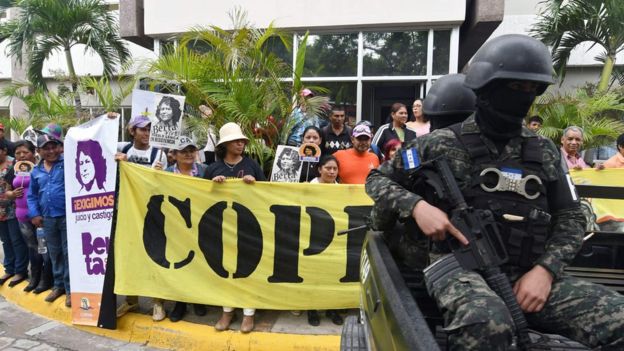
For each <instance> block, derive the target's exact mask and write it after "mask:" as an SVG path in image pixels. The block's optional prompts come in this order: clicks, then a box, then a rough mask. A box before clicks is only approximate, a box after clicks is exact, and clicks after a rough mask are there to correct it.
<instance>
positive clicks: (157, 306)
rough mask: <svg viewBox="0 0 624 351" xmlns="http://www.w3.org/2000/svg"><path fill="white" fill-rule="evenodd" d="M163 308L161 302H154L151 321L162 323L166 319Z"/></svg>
mask: <svg viewBox="0 0 624 351" xmlns="http://www.w3.org/2000/svg"><path fill="white" fill-rule="evenodd" d="M166 316H167V315H166V313H165V308H164V307H163V304H162V302H161V301H154V309H153V311H152V319H153V320H154V321H155V322H159V321H162V320H163V319H165V317H166Z"/></svg>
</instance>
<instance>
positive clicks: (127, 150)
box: [115, 115, 167, 170]
mask: <svg viewBox="0 0 624 351" xmlns="http://www.w3.org/2000/svg"><path fill="white" fill-rule="evenodd" d="M151 123H152V122H151V121H150V119H149V118H147V117H146V116H143V115H139V116H135V117H134V118H133V119H132V120H131V121H130V122H129V123H128V127H127V128H128V132H129V133H130V135H131V136H132V143H130V144H128V145H126V147H124V148H123V149H122V150H121V152H120V153H117V155H115V159H116V160H122V161H128V162H132V163H138V164H141V165H145V166H150V167H153V168H156V169H159V170H163V169H165V168H167V154H166V153H165V152H163V151H161V150H160V149H158V148H155V147H152V146H151V145H150V144H149V139H150V126H151Z"/></svg>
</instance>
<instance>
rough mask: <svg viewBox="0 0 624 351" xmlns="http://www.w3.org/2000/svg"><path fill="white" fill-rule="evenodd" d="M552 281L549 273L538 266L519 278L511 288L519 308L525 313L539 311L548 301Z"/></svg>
mask: <svg viewBox="0 0 624 351" xmlns="http://www.w3.org/2000/svg"><path fill="white" fill-rule="evenodd" d="M552 280H553V277H552V275H551V274H550V272H548V271H547V270H546V268H544V267H542V266H540V265H537V266H535V267H533V269H531V270H530V271H528V272H526V273H525V274H524V275H523V276H522V277H520V279H518V281H517V282H516V284H514V288H513V291H514V294H516V300H518V304H520V308H522V310H523V311H524V312H527V313H532V312H539V311H541V310H542V308H544V305H545V304H546V301H548V296H549V295H550V289H551V288H552Z"/></svg>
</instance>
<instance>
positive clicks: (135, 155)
mask: <svg viewBox="0 0 624 351" xmlns="http://www.w3.org/2000/svg"><path fill="white" fill-rule="evenodd" d="M152 149H153V148H152V147H151V146H150V147H149V148H148V149H147V150H138V149H135V148H134V146H132V147H131V148H130V149H129V150H128V151H127V152H126V156H127V157H128V162H132V163H137V164H140V165H144V166H150V167H152V166H154V164H155V163H156V161H160V163H162V165H163V169H165V168H167V154H166V153H165V152H164V151H162V150H158V151H156V156H155V157H154V161H153V162H150V159H151V158H152Z"/></svg>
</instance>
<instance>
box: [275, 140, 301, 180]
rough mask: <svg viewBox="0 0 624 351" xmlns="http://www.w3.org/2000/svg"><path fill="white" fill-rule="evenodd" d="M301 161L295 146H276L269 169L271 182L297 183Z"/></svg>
mask: <svg viewBox="0 0 624 351" xmlns="http://www.w3.org/2000/svg"><path fill="white" fill-rule="evenodd" d="M300 174H301V161H300V160H299V151H298V150H297V148H296V147H295V146H286V145H278V146H277V150H276V151H275V159H274V160H273V168H272V169H271V181H272V182H287V183H299V176H300Z"/></svg>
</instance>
